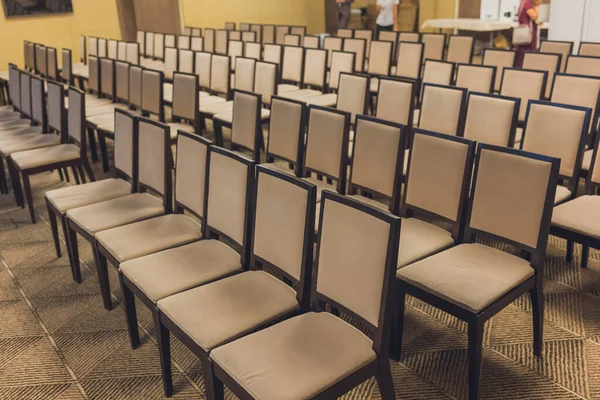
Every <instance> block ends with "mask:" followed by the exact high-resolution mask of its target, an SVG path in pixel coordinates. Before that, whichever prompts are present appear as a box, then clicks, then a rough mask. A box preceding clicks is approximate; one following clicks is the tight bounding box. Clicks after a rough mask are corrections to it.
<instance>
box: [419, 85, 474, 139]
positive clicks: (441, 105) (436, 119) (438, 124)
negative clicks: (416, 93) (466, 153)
mask: <svg viewBox="0 0 600 400" xmlns="http://www.w3.org/2000/svg"><path fill="white" fill-rule="evenodd" d="M466 102H467V90H466V89H462V88H457V87H453V86H443V85H434V84H431V83H426V84H425V85H424V86H423V99H422V102H421V112H420V113H419V124H418V126H419V128H421V129H423V130H426V131H432V132H437V133H443V134H446V135H451V136H462V135H463V131H464V124H465V108H466Z"/></svg>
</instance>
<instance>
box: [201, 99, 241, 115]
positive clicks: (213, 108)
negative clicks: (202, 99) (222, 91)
mask: <svg viewBox="0 0 600 400" xmlns="http://www.w3.org/2000/svg"><path fill="white" fill-rule="evenodd" d="M200 111H201V112H202V113H203V114H207V115H216V114H221V113H224V112H228V111H233V100H230V101H225V99H223V101H221V102H214V103H209V104H206V105H204V104H203V105H202V106H201V107H200Z"/></svg>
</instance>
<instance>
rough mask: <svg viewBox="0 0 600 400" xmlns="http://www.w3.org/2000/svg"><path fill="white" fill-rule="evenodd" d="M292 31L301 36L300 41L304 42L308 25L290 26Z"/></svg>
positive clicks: (293, 33)
mask: <svg viewBox="0 0 600 400" xmlns="http://www.w3.org/2000/svg"><path fill="white" fill-rule="evenodd" d="M290 33H291V34H292V35H298V36H300V43H302V42H304V36H306V26H290Z"/></svg>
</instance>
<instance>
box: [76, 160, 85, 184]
mask: <svg viewBox="0 0 600 400" xmlns="http://www.w3.org/2000/svg"><path fill="white" fill-rule="evenodd" d="M77 172H79V176H80V178H81V183H87V181H86V179H85V172H84V171H83V167H82V166H81V164H80V165H77Z"/></svg>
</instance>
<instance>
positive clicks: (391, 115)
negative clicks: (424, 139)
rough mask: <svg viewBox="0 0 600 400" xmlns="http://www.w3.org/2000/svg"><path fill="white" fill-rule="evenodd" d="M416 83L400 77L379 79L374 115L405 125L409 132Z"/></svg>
mask: <svg viewBox="0 0 600 400" xmlns="http://www.w3.org/2000/svg"><path fill="white" fill-rule="evenodd" d="M416 95H417V83H416V82H414V81H412V80H408V79H400V78H381V79H379V92H377V99H378V100H377V107H376V109H375V117H377V118H379V119H382V120H385V121H390V122H394V123H396V124H400V125H403V126H405V127H406V131H407V132H408V133H410V132H411V131H412V127H413V115H414V108H415V98H416Z"/></svg>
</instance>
